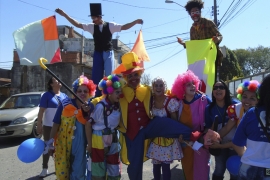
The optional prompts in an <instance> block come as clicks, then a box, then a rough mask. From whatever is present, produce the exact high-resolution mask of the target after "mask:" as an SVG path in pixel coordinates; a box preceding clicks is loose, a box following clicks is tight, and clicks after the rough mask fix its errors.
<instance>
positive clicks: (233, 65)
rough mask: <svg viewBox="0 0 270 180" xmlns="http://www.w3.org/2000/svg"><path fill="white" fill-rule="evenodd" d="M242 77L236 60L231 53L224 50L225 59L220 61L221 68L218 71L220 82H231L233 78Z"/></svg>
mask: <svg viewBox="0 0 270 180" xmlns="http://www.w3.org/2000/svg"><path fill="white" fill-rule="evenodd" d="M235 76H236V77H242V76H243V73H242V71H241V69H240V66H239V63H238V59H237V57H236V55H235V54H234V52H233V51H231V50H230V49H227V50H226V58H224V59H223V61H222V66H221V67H220V70H219V78H220V79H222V80H224V81H225V80H227V79H228V80H231V79H232V78H233V77H235Z"/></svg>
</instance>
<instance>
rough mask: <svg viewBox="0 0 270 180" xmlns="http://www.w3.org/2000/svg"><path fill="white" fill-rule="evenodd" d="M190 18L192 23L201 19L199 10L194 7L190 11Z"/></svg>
mask: <svg viewBox="0 0 270 180" xmlns="http://www.w3.org/2000/svg"><path fill="white" fill-rule="evenodd" d="M190 17H191V19H192V20H193V21H194V22H198V21H199V20H200V18H201V10H200V9H199V8H197V7H194V8H192V9H191V10H190Z"/></svg>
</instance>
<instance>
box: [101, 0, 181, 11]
mask: <svg viewBox="0 0 270 180" xmlns="http://www.w3.org/2000/svg"><path fill="white" fill-rule="evenodd" d="M103 1H105V2H111V3H116V4H121V5H125V6H130V7H135V8H141V9H152V10H169V11H179V9H168V8H154V7H143V6H135V5H131V4H125V3H121V2H116V1H109V0H103Z"/></svg>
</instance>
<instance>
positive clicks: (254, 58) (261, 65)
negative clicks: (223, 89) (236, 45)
mask: <svg viewBox="0 0 270 180" xmlns="http://www.w3.org/2000/svg"><path fill="white" fill-rule="evenodd" d="M234 53H235V54H236V56H237V59H238V62H239V65H240V67H241V68H242V71H243V74H244V76H249V75H253V74H257V73H260V72H261V70H262V69H267V68H269V67H270V48H269V47H263V46H258V47H257V48H248V49H246V50H245V49H236V50H234Z"/></svg>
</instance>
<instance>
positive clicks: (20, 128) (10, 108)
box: [0, 92, 43, 138]
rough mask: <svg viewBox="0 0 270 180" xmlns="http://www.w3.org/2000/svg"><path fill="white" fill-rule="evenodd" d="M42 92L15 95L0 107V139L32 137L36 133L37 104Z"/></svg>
mask: <svg viewBox="0 0 270 180" xmlns="http://www.w3.org/2000/svg"><path fill="white" fill-rule="evenodd" d="M42 94H43V92H28V93H21V94H15V95H13V96H11V97H9V98H8V99H7V100H6V101H4V102H3V103H2V104H1V106H0V137H18V136H28V135H30V136H32V137H34V138H41V136H42V135H39V134H38V133H37V131H36V130H37V116H38V111H39V106H38V105H39V102H40V98H41V96H42Z"/></svg>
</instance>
